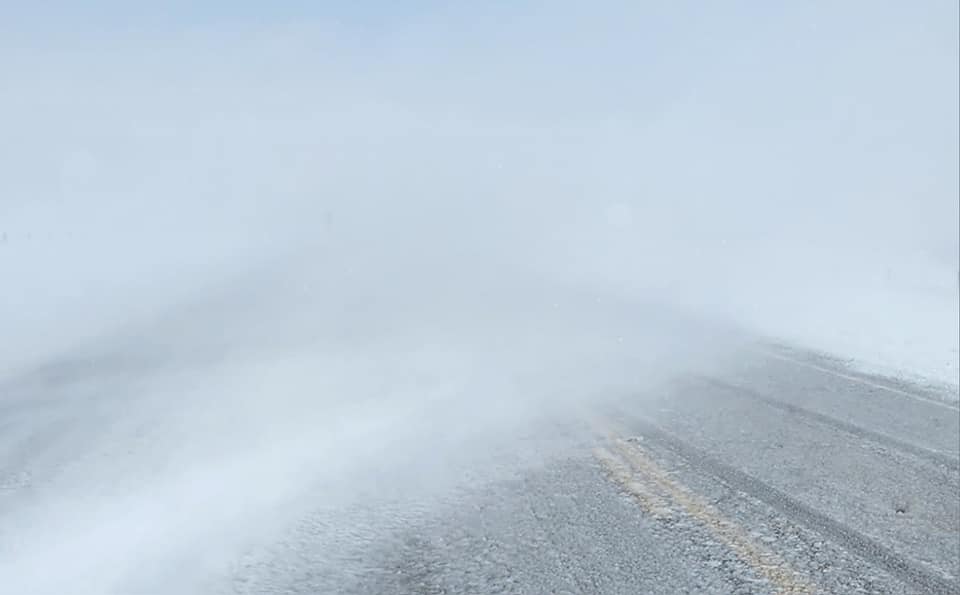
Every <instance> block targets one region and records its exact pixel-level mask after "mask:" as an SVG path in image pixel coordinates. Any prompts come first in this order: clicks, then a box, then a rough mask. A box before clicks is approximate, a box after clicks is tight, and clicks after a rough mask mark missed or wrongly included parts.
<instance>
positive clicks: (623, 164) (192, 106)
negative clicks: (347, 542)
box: [0, 2, 960, 592]
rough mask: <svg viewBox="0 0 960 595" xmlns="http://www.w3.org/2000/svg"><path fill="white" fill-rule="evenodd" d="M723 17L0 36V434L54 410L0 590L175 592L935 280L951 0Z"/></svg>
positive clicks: (953, 119) (540, 8) (531, 13)
mask: <svg viewBox="0 0 960 595" xmlns="http://www.w3.org/2000/svg"><path fill="white" fill-rule="evenodd" d="M738 6H739V5H738ZM514 10H515V11H514ZM720 10H721V9H720V8H719V7H715V8H710V9H707V11H706V12H704V9H703V8H702V7H693V6H683V5H676V4H673V3H671V4H670V5H669V6H667V5H666V4H664V5H652V6H649V7H646V8H640V7H635V6H633V5H632V4H629V3H624V4H620V3H612V4H610V5H604V6H602V7H601V6H597V7H593V8H590V9H587V8H584V7H576V6H572V5H571V6H568V5H566V4H562V3H561V4H556V3H551V4H549V5H533V6H530V7H525V8H516V9H507V8H504V7H494V8H488V9H483V10H481V9H479V8H476V9H466V8H463V9H447V10H446V11H430V10H424V11H423V13H421V14H418V15H417V16H416V17H410V18H407V19H401V20H399V21H397V22H392V21H391V22H390V23H384V22H381V21H376V24H375V25H374V24H370V23H357V22H353V21H351V20H350V19H345V18H342V17H341V18H339V19H325V18H321V17H313V18H311V19H308V20H305V21H301V20H293V21H289V22H270V21H269V20H268V21H267V22H265V23H255V22H241V23H226V24H207V23H205V24H202V25H193V26H185V25H183V26H169V25H166V26H160V27H144V28H137V27H131V28H129V29H123V28H116V29H110V28H108V30H107V31H106V32H102V31H101V32H100V33H94V29H90V28H89V27H87V28H85V26H79V27H78V30H76V31H58V32H56V33H50V32H47V33H45V34H43V35H41V34H35V35H31V34H28V33H27V32H26V31H29V28H26V29H24V30H23V31H20V32H19V33H20V34H18V35H14V36H11V37H9V38H8V39H7V41H5V42H0V43H3V44H4V46H3V50H2V51H0V69H2V70H0V71H2V73H3V78H4V80H5V84H4V88H5V89H6V90H5V92H4V93H3V94H2V97H0V128H2V130H3V131H4V142H2V143H0V164H2V165H0V168H2V176H0V334H2V337H3V339H4V340H3V341H2V342H0V374H2V378H3V379H6V380H3V381H0V387H3V388H2V389H0V399H3V400H5V401H6V409H5V410H6V411H8V412H10V413H8V414H7V415H8V416H9V417H8V419H7V420H5V421H4V427H5V428H6V429H5V430H4V432H7V431H9V432H10V433H11V434H10V435H13V434H15V433H16V432H26V431H27V430H26V429H24V428H25V426H24V424H26V423H28V420H25V419H24V420H20V419H17V418H15V417H14V414H13V412H14V411H15V409H16V406H18V404H22V403H23V402H24V401H25V400H27V399H44V398H45V399H49V400H52V401H54V402H56V403H59V405H54V406H51V409H49V412H50V413H49V414H50V419H49V420H40V421H38V420H36V419H33V418H31V420H30V421H29V423H40V424H48V425H49V427H51V428H62V431H58V430H56V429H53V430H50V432H51V433H50V435H49V442H47V443H46V444H45V446H44V447H43V448H44V449H45V450H43V451H42V452H43V455H42V456H43V457H47V459H44V461H46V462H44V463H43V464H41V465H40V467H39V468H38V470H37V471H36V473H37V475H38V477H37V478H35V482H36V486H35V493H34V494H33V495H32V496H31V497H30V498H29V499H28V500H26V501H21V500H20V499H18V498H17V497H14V496H11V497H10V498H8V499H7V500H6V501H5V502H4V501H3V500H0V523H3V524H4V525H7V529H9V531H3V532H2V533H5V534H7V535H13V536H15V537H13V538H9V539H6V540H4V539H3V538H2V537H0V545H2V548H3V551H5V552H7V554H8V555H3V556H2V558H3V561H2V562H0V577H3V583H4V584H7V585H34V586H35V585H41V586H42V587H44V588H47V589H49V590H52V591H55V590H57V589H60V588H63V587H64V586H65V585H71V586H75V585H77V584H86V585H90V591H94V592H95V591H103V590H111V589H119V590H123V589H129V588H131V586H133V587H143V586H144V585H150V584H151V583H150V581H153V580H163V581H171V580H173V578H174V576H173V575H171V574H169V573H168V571H167V570H166V569H172V568H176V569H178V570H177V572H176V580H179V581H182V582H183V585H182V588H191V587H188V585H192V586H193V587H195V586H196V584H200V583H199V581H202V580H206V579H207V578H209V575H215V574H217V573H222V572H227V570H226V568H228V566H229V564H230V563H231V560H232V559H233V556H235V555H236V554H237V552H239V551H241V550H242V549H243V548H244V547H246V546H247V545H249V544H250V543H253V542H256V541H258V540H264V539H267V537H265V536H266V535H271V534H272V533H271V532H280V533H282V532H283V529H282V528H283V527H284V526H285V523H286V522H288V521H289V522H293V521H294V520H295V519H296V518H297V515H298V514H302V513H304V511H308V510H311V509H314V508H317V507H326V506H330V507H334V508H335V507H337V506H341V505H343V506H346V505H348V504H350V503H355V502H357V501H358V500H362V499H364V498H373V497H383V492H384V491H385V490H386V491H388V492H390V493H391V494H404V495H409V494H413V493H416V494H421V493H424V492H429V493H433V494H438V493H443V492H444V491H446V490H449V489H452V486H454V485H456V484H457V483H458V482H459V481H461V480H462V474H463V472H464V471H463V470H464V469H468V470H469V469H474V470H483V469H487V468H488V467H489V468H491V469H493V467H491V466H490V465H488V463H489V459H491V457H492V456H493V455H492V454H490V453H494V452H498V451H499V450H500V449H505V451H506V452H512V451H513V450H515V446H514V445H515V440H516V436H519V435H523V434H524V432H527V431H528V430H529V428H530V427H532V426H534V425H536V424H539V423H543V422H545V421H546V420H549V421H550V422H557V421H558V420H567V419H572V418H576V417H577V415H580V414H581V413H580V412H583V411H588V410H589V409H590V408H591V406H593V405H594V404H595V403H596V402H599V401H600V400H602V399H603V398H605V397H607V396H609V395H611V394H623V393H624V392H630V391H633V392H636V393H637V394H640V393H642V392H643V391H645V390H655V388H656V386H657V383H659V382H661V381H663V380H665V379H666V378H668V377H669V376H670V375H671V374H673V373H675V372H679V371H682V370H686V369H691V368H698V367H702V366H710V365H722V362H723V361H724V357H728V356H729V355H730V354H731V352H733V351H735V349H736V348H738V347H739V346H741V345H742V344H744V343H746V342H747V341H749V339H750V336H751V335H750V333H751V332H753V330H756V328H757V327H758V325H759V326H762V325H761V324H760V322H761V321H769V320H771V319H774V320H777V321H779V322H780V324H779V326H777V329H776V331H778V332H779V331H784V329H787V331H789V330H790V329H789V327H790V325H791V324H798V325H799V324H804V323H803V322H802V321H803V317H802V316H798V312H799V311H800V310H802V309H803V308H804V304H806V303H808V300H812V299H816V300H819V301H818V303H830V308H833V307H834V306H836V311H837V312H838V313H842V312H844V311H846V310H847V309H850V308H855V307H856V305H857V303H856V302H857V300H858V299H860V296H862V295H863V294H862V293H859V292H860V291H861V290H863V291H866V292H873V293H876V292H884V291H888V290H892V289H891V288H896V289H897V290H899V289H902V288H904V287H906V288H916V287H920V288H921V289H922V290H923V291H928V292H929V291H936V292H940V293H943V292H945V291H946V292H948V293H947V294H946V295H949V298H948V299H951V300H955V299H956V298H955V293H954V292H955V287H956V286H955V283H956V277H955V275H956V274H957V270H958V262H957V261H958V231H957V220H958V216H960V215H958V199H957V197H958V192H960V188H958V174H957V162H958V159H960V151H958V138H957V131H958V125H960V124H958V114H957V107H956V106H957V104H958V100H960V98H958V63H957V62H958V59H957V7H956V5H955V4H954V3H948V2H942V3H928V4H925V5H924V6H922V7H920V6H917V7H914V6H907V5H906V4H903V3H891V4H889V5H887V4H883V5H878V4H877V3H861V4H858V3H844V4H843V5H842V6H835V5H832V4H830V5H828V4H818V3H812V4H804V6H791V7H771V6H767V5H766V4H763V3H755V4H749V5H743V6H739V7H738V8H736V9H729V12H726V11H725V12H723V13H721V12H719V11H720ZM386 20H388V21H389V19H386ZM88 29H89V30H88ZM930 287H933V289H930ZM944 288H946V289H944ZM938 295H939V294H938ZM818 312H819V311H818ZM799 313H800V314H802V312H799ZM818 315H819V314H818ZM837 316H838V319H839V317H841V316H842V314H838V315H837ZM792 320H796V322H795V323H792V322H791V321H792ZM826 324H831V323H830V322H829V320H828V321H827V322H826ZM904 324H905V325H909V324H911V322H910V321H909V320H908V321H905V322H904ZM765 330H766V331H770V329H763V328H759V331H761V332H762V331H765ZM64 403H67V404H66V405H65V404H64ZM44 411H47V410H46V409H44ZM584 415H585V414H584ZM57 424H59V425H57ZM44 440H47V439H44ZM12 443H13V442H12V439H11V444H12ZM61 443H62V445H61ZM4 445H6V443H4ZM65 445H69V446H65ZM5 447H6V446H5ZM64 453H66V454H64ZM67 455H69V456H67ZM6 456H8V458H9V457H11V456H13V455H11V454H10V453H9V452H8V453H7V455H6ZM70 457H73V458H70ZM483 461H486V462H483ZM44 465H46V466H44ZM476 472H477V473H479V474H481V475H482V474H483V472H482V471H476ZM491 473H493V471H491ZM317 486H323V487H322V489H321V488H318V487H317ZM385 486H388V487H385ZM4 509H6V510H4ZM370 531H373V530H372V529H370ZM357 532H358V534H363V533H364V529H357ZM54 560H55V561H56V564H58V565H59V566H58V567H59V568H61V569H62V571H59V572H57V573H53V574H51V573H50V572H49V566H50V564H51V561H54ZM144 565H147V566H149V568H150V569H151V570H150V571H147V572H144V571H143V570H142V569H143V567H144ZM154 573H155V574H156V575H157V576H153V575H154ZM145 574H146V575H149V576H144V575H145ZM18 581H22V582H18ZM76 581H80V583H78V582H76ZM161 584H167V585H171V584H175V583H170V582H164V583H161ZM176 584H179V583H176Z"/></svg>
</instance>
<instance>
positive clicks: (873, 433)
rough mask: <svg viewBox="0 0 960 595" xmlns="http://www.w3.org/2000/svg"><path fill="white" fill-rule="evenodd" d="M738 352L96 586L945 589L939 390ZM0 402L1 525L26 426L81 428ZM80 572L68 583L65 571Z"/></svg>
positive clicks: (25, 494) (954, 435)
mask: <svg viewBox="0 0 960 595" xmlns="http://www.w3.org/2000/svg"><path fill="white" fill-rule="evenodd" d="M744 353H745V355H742V356H738V357H736V358H732V363H730V364H728V365H724V366H722V367H720V368H716V367H715V368H712V369H710V370H709V371H704V372H703V373H696V374H693V373H685V374H682V375H675V376H673V377H671V378H670V380H669V381H668V382H664V383H659V384H657V385H656V387H655V388H647V389H643V390H640V389H638V390H636V391H630V390H621V391H619V392H618V393H617V394H616V395H614V396H611V397H609V398H605V399H602V400H597V401H595V402H590V405H589V406H587V405H586V404H585V403H581V404H580V406H579V407H578V409H577V414H576V415H566V416H562V417H559V418H556V419H552V420H551V421H550V422H549V423H539V424H536V425H535V426H530V427H519V428H515V429H516V430H517V431H516V432H514V433H512V434H510V437H509V439H506V438H505V439H504V440H502V441H501V442H498V443H491V444H489V446H490V448H489V452H485V453H484V454H483V455H481V456H479V457H478V455H477V454H476V451H475V450H474V449H469V448H466V447H464V448H463V452H451V453H449V456H447V457H445V458H444V461H445V465H446V466H445V469H446V472H445V473H444V476H445V477H447V479H448V481H447V482H446V483H444V484H443V485H442V486H440V485H439V484H436V483H431V482H430V481H428V480H427V479H424V480H423V483H424V484H428V483H430V486H429V487H423V489H417V488H418V485H419V483H420V482H419V480H417V479H416V478H415V477H414V478H411V471H410V467H409V466H402V465H401V466H397V467H396V469H393V470H391V469H386V468H384V469H382V470H381V471H382V472H380V473H378V474H377V475H375V476H373V477H372V479H371V477H369V476H368V477H366V481H365V483H363V487H362V490H361V491H362V492H363V495H362V497H361V496H357V495H356V494H354V496H356V497H347V498H343V499H340V500H337V501H336V502H334V501H333V500H331V499H330V498H323V497H319V496H320V495H323V494H326V493H327V492H325V491H324V490H325V489H328V488H325V487H324V485H323V484H322V482H321V483H319V484H317V485H316V486H314V487H313V488H311V489H312V490H313V493H314V494H315V495H316V496H318V497H317V498H314V499H311V498H309V497H307V498H306V499H305V500H304V499H301V500H298V502H299V503H300V504H298V505H297V506H295V507H292V508H291V510H295V511H296V514H294V515H292V517H291V518H290V519H289V522H287V523H285V524H281V523H278V527H277V528H276V530H275V531H273V532H272V533H269V538H267V537H265V535H267V533H261V534H260V535H259V536H258V537H259V541H258V542H256V543H254V544H252V545H249V546H248V547H245V548H244V549H243V550H242V552H240V553H239V554H238V555H236V556H232V554H231V555H227V554H226V553H225V554H224V557H225V558H229V559H228V560H227V561H226V562H224V563H223V564H221V565H219V566H217V565H215V564H214V565H213V566H212V567H215V568H217V569H218V570H217V572H210V573H207V574H205V575H203V576H201V577H199V578H198V577H192V578H191V580H192V582H191V583H190V585H191V586H190V587H189V588H188V587H186V586H185V585H186V584H187V583H186V582H184V583H182V584H181V583H177V582H176V577H177V575H178V572H177V571H176V570H173V571H170V570H169V569H167V570H160V569H159V568H158V567H157V566H156V565H151V564H149V563H147V564H142V565H140V566H138V567H137V568H138V570H137V571H136V572H135V573H134V574H136V575H139V576H140V577H147V576H149V577H152V578H154V579H156V578H157V577H161V578H160V579H159V582H147V579H146V578H144V579H143V580H144V582H140V583H138V582H137V581H136V580H134V581H133V582H126V583H122V584H124V585H126V587H125V588H115V590H117V591H120V592H122V591H124V589H127V592H133V591H138V592H144V591H152V592H174V591H176V592H183V591H184V590H195V591H197V592H217V593H357V594H360V593H386V594H391V593H396V594H400V593H423V594H427V593H430V594H441V593H449V594H453V593H477V594H480V593H584V594H586V593H624V594H627V593H814V592H833V593H957V592H960V581H958V577H960V452H958V450H960V412H958V409H957V405H956V403H955V401H951V398H952V397H953V396H952V395H950V394H949V393H948V391H946V390H945V389H937V388H929V387H923V386H918V385H913V384H910V383H908V382H905V381H900V380H892V379H887V378H881V377H874V376H870V375H867V374H864V373H861V372H857V371H855V370H853V369H849V368H847V367H845V366H844V365H843V364H842V363H840V362H837V361H834V360H831V359H829V358H826V357H823V356H819V355H815V354H812V353H808V352H804V351H802V350H795V349H788V348H785V347H777V346H770V345H764V346H758V347H757V348H755V349H752V350H748V351H746V352H744ZM129 367H130V366H129V364H125V366H124V368H123V369H129ZM47 375H48V376H49V372H48V374H47ZM121 380H122V378H121ZM117 381H120V380H117ZM9 387H10V385H8V391H10V390H12V389H10V388H9ZM18 390H25V389H22V388H21V389H18ZM41 392H42V391H41ZM75 392H77V391H75ZM79 393H82V391H79ZM34 396H35V397H36V395H34ZM76 398H83V395H82V394H78V395H77V396H76ZM89 398H90V399H92V400H93V401H92V402H97V401H96V399H97V398H98V397H96V396H95V395H93V396H90V397H89ZM10 403H11V401H9V400H8V401H7V407H6V409H4V410H3V415H4V418H3V433H4V435H3V443H2V445H3V451H2V456H3V457H4V458H3V459H2V460H0V464H2V465H3V470H4V474H3V479H2V485H0V490H2V492H0V523H4V524H6V525H7V528H8V529H10V528H12V527H14V526H15V525H16V523H17V522H18V521H17V519H19V518H22V513H23V510H25V509H27V508H29V507H30V506H42V505H34V504H32V500H31V498H33V496H34V495H35V492H34V491H32V490H34V489H35V488H34V487H32V484H31V481H33V479H32V478H35V477H36V476H37V475H38V474H39V472H40V471H39V470H40V469H41V468H42V467H43V465H44V464H47V465H48V467H49V466H50V465H52V464H51V463H49V462H44V461H43V457H44V456H46V455H45V453H49V449H47V448H45V445H46V444H47V443H48V442H49V441H51V440H54V439H55V438H54V437H55V436H57V435H59V434H60V433H70V432H76V431H78V430H76V429H75V428H73V427H72V426H71V424H70V421H69V419H64V418H56V416H52V417H51V416H46V417H44V419H45V420H48V421H47V425H46V433H45V434H38V433H37V432H35V431H32V430H31V428H30V421H29V420H30V419H36V418H37V416H39V415H41V411H42V410H44V409H45V408H50V407H55V406H56V405H55V403H54V404H51V402H50V401H45V400H43V399H38V398H34V400H33V401H31V402H30V403H31V404H30V405H29V406H26V405H24V404H23V403H24V401H22V400H21V401H19V405H17V406H14V405H11V404H10ZM54 420H58V421H54ZM453 450H456V448H453ZM405 456H409V457H411V458H414V459H415V458H423V456H424V453H420V454H418V453H416V452H411V453H407V455H405ZM53 466H56V465H53ZM413 469H415V470H416V471H418V472H420V473H425V474H426V475H424V477H425V478H426V477H427V476H431V473H430V470H429V469H425V468H423V467H417V466H413ZM451 470H454V471H456V472H455V473H451ZM433 475H436V474H433ZM358 489H359V488H358ZM308 495H309V490H308ZM240 497H241V498H242V495H241V496H240ZM304 501H305V502H306V504H303V502H304ZM310 502H315V503H316V502H323V505H316V504H315V505H311V504H310ZM0 526H3V525H0ZM14 532H15V531H14ZM8 533H9V532H8ZM0 544H2V545H3V546H4V547H5V548H7V549H8V550H9V551H16V546H15V545H14V544H12V543H10V542H9V541H8V542H3V541H2V538H0ZM189 566H190V565H189V564H188V563H186V562H185V563H184V564H183V566H182V567H183V568H188V567H189ZM6 571H7V572H14V571H13V570H11V569H10V568H6ZM58 571H59V570H58V568H57V567H56V566H53V567H50V568H48V569H47V570H46V572H47V573H52V574H56V573H57V572H58ZM0 572H3V569H0ZM184 572H186V571H184ZM74 576H81V577H82V576H87V575H83V574H82V573H80V574H77V573H76V572H74ZM91 577H92V575H90V576H88V578H91ZM21 578H22V577H21ZM181 578H182V577H181ZM194 579H196V580H194ZM24 580H26V579H23V580H21V582H20V583H19V584H20V585H21V586H25V587H26V588H29V587H30V585H31V583H30V582H29V581H27V582H24ZM91 580H92V578H91ZM37 584H40V583H37ZM97 584H98V583H95V582H91V583H89V584H86V585H84V584H83V583H82V582H81V583H75V584H74V586H75V587H76V591H75V592H80V591H88V590H89V591H90V592H93V591H95V590H96V587H95V586H94V587H91V585H97ZM137 585H139V586H137ZM147 585H149V586H147ZM38 588H39V587H38Z"/></svg>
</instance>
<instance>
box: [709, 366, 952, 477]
mask: <svg viewBox="0 0 960 595" xmlns="http://www.w3.org/2000/svg"><path fill="white" fill-rule="evenodd" d="M696 379H697V380H699V381H700V382H703V383H705V384H707V385H709V386H713V387H716V388H719V389H721V390H724V391H727V392H730V393H733V394H736V395H739V396H743V397H747V398H750V399H753V400H755V401H760V402H761V403H764V404H766V405H769V406H771V407H774V408H776V409H779V410H781V411H784V412H786V413H790V414H791V415H796V416H798V417H805V418H807V419H810V420H812V421H814V422H816V423H820V424H823V425H826V426H830V427H832V428H834V429H836V430H840V431H841V432H844V433H846V434H849V435H851V436H854V437H856V438H859V439H861V440H866V441H869V442H873V443H875V444H877V445H879V446H882V447H884V448H886V449H888V450H894V451H900V452H904V453H907V454H910V455H912V456H914V457H917V458H919V459H923V460H925V461H927V462H930V463H933V464H934V465H938V466H942V467H946V468H948V469H950V470H960V459H958V458H957V457H954V456H952V455H950V454H948V453H945V452H941V451H938V450H933V449H930V448H925V447H923V446H919V445H916V444H913V443H911V442H906V441H904V440H900V439H899V438H894V437H893V436H890V435H888V434H884V433H882V432H877V431H874V430H869V429H867V428H864V427H861V426H858V425H856V424H852V423H850V422H846V421H843V420H841V419H837V418H835V417H832V416H829V415H826V414H824V413H820V412H818V411H813V410H811V409H807V408H805V407H801V406H799V405H794V404H792V403H787V402H786V401H781V400H780V399H777V398H774V397H770V396H767V395H765V394H763V393H760V392H758V391H756V390H754V389H752V388H748V387H746V386H742V385H739V384H733V383H730V382H727V381H725V380H720V379H719V378H713V377H708V376H697V377H696Z"/></svg>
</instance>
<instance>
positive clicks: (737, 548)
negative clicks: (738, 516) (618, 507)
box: [593, 424, 817, 593]
mask: <svg viewBox="0 0 960 595" xmlns="http://www.w3.org/2000/svg"><path fill="white" fill-rule="evenodd" d="M593 425H594V426H595V427H596V424H593ZM608 427H609V426H608ZM607 433H608V435H609V431H608V432H607ZM610 440H611V442H612V445H611V447H610V448H597V449H596V450H595V451H594V455H595V456H596V457H597V459H598V461H599V462H600V464H601V465H602V466H603V467H604V469H605V470H606V471H607V473H608V475H609V477H610V478H611V479H612V480H613V481H614V482H616V483H617V484H618V485H620V486H621V487H622V488H623V489H624V490H625V491H627V492H628V493H629V494H630V495H632V496H633V497H634V498H635V499H636V501H637V502H638V504H639V505H640V508H641V509H642V510H643V511H644V512H646V513H648V514H650V515H651V516H653V517H654V518H656V519H663V518H669V517H672V516H674V515H675V514H684V515H686V516H688V517H690V518H693V519H695V520H696V521H698V522H699V523H700V524H701V525H702V526H704V527H705V528H706V529H707V530H708V531H710V533H711V534H712V535H713V536H714V537H715V538H716V539H717V540H718V541H719V542H720V543H722V544H723V545H725V546H726V547H727V548H729V549H730V550H731V551H732V552H733V553H734V554H735V555H736V556H737V557H738V558H740V559H741V560H742V561H743V562H744V563H746V564H747V565H748V566H749V567H750V568H751V569H752V570H753V571H754V572H755V573H756V574H757V575H758V576H761V577H763V578H765V579H766V580H767V581H769V582H770V584H772V585H773V586H774V588H776V590H777V591H778V592H779V593H815V592H817V589H816V587H814V586H813V585H812V584H811V583H809V582H808V581H807V580H806V579H805V578H804V577H803V575H801V574H800V573H799V572H797V571H796V570H794V569H793V568H792V567H791V566H790V565H789V563H788V562H787V561H786V560H784V559H783V558H781V557H780V556H779V555H777V554H776V553H774V552H773V551H771V550H769V549H767V548H765V547H763V546H761V545H759V544H757V543H755V542H754V541H753V540H752V539H751V538H750V537H749V535H748V533H747V531H746V530H745V529H744V528H743V527H741V526H740V525H738V524H736V523H735V522H733V521H732V520H730V519H728V518H726V517H724V516H723V515H722V514H721V512H720V511H719V510H717V509H716V508H715V507H714V506H712V505H711V504H710V503H708V502H707V501H706V500H704V499H703V498H702V497H701V496H699V495H697V494H695V493H694V492H692V491H691V490H690V489H689V488H687V487H686V486H684V485H682V484H681V483H679V482H678V481H676V480H675V479H673V478H672V477H670V474H669V472H667V471H666V470H664V469H663V468H662V467H660V466H659V465H658V464H657V463H656V462H655V461H654V460H653V458H652V457H651V456H650V455H649V454H648V453H647V452H646V451H645V450H644V449H643V448H642V447H640V446H639V445H637V444H636V443H634V442H631V441H627V440H624V439H622V438H617V437H610Z"/></svg>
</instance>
